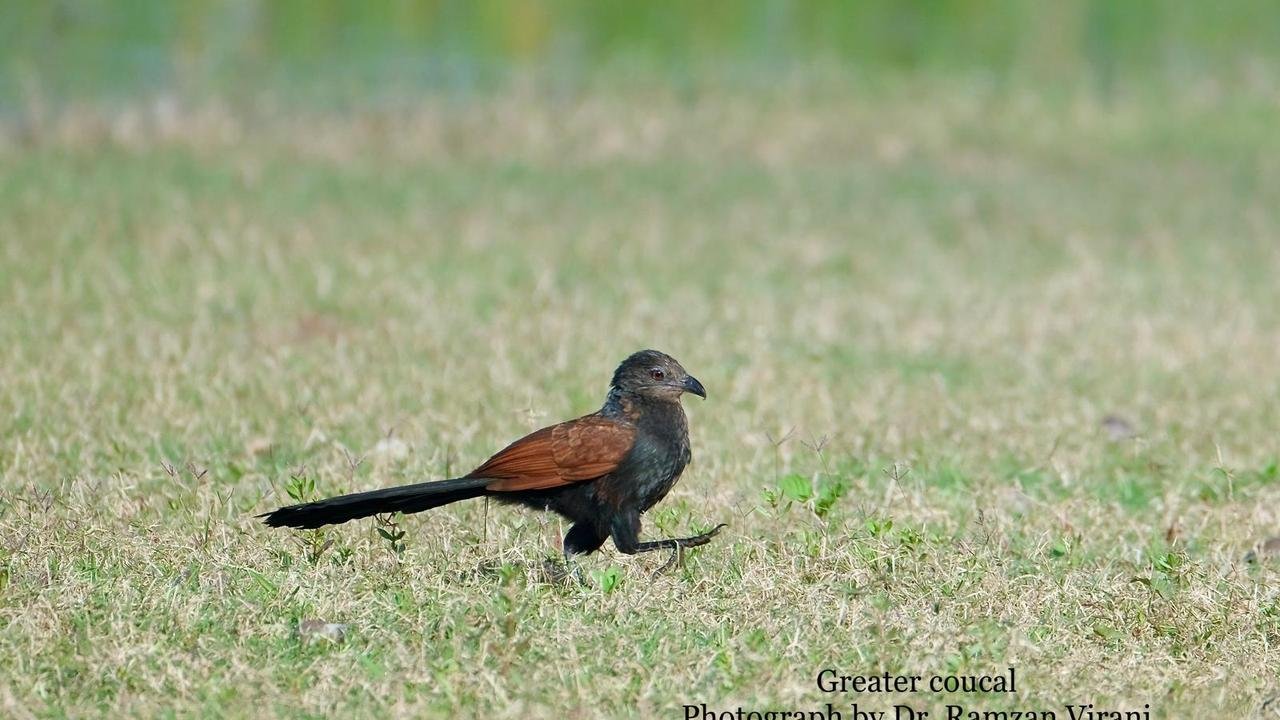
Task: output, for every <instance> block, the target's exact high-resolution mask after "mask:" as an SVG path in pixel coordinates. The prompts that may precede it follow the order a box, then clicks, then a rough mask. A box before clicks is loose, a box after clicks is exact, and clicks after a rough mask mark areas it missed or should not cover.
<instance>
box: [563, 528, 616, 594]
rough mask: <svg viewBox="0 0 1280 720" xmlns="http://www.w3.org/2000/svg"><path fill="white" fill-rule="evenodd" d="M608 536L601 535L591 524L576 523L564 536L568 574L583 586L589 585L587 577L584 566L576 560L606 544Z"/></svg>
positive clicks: (565, 564) (565, 563) (565, 561)
mask: <svg viewBox="0 0 1280 720" xmlns="http://www.w3.org/2000/svg"><path fill="white" fill-rule="evenodd" d="M607 537H608V535H605V534H601V533H600V531H599V530H597V529H596V527H595V525H593V524H591V523H589V522H581V521H579V522H576V523H574V525H573V527H571V528H569V532H568V533H566V534H565V536H564V567H565V570H566V574H571V575H573V576H574V577H575V578H577V579H578V582H579V583H580V584H582V585H586V584H587V579H586V576H584V575H583V574H582V566H581V565H579V564H578V563H577V562H576V561H575V560H574V558H575V557H576V556H579V555H589V554H591V553H593V552H595V551H596V550H599V549H600V546H601V545H603V544H604V541H605V538H607Z"/></svg>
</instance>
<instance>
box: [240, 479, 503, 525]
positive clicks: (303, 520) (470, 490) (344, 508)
mask: <svg viewBox="0 0 1280 720" xmlns="http://www.w3.org/2000/svg"><path fill="white" fill-rule="evenodd" d="M490 482H493V481H492V480H487V479H485V478H455V479H453V480H438V481H435V482H425V483H417V484H416V485H401V486H399V487H392V488H386V489H383V490H370V491H369V492H362V493H354V494H351V495H341V496H339V497H335V498H329V499H327V500H319V501H317V502H310V503H303V504H302V505H289V506H288V507H282V508H279V509H276V510H273V511H271V512H269V513H264V514H262V515H259V516H258V517H261V518H266V520H263V522H265V523H266V524H268V525H270V526H271V527H295V528H308V529H310V528H318V527H320V526H321V525H333V524H335V523H344V522H346V521H348V520H355V519H357V518H362V517H369V516H370V515H380V514H382V513H393V512H402V513H416V512H422V511H423V510H430V509H431V508H435V507H440V506H441V505H448V504H449V503H452V502H457V501H459V500H467V499H469V498H473V497H479V496H481V495H483V494H484V493H485V490H484V486H485V485H486V484H488V483H490Z"/></svg>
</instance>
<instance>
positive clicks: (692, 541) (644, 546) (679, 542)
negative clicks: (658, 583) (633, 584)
mask: <svg viewBox="0 0 1280 720" xmlns="http://www.w3.org/2000/svg"><path fill="white" fill-rule="evenodd" d="M725 527H727V524H726V523H720V524H719V525H717V526H715V527H714V528H711V529H710V530H708V531H706V532H704V533H702V534H701V535H692V536H690V537H683V538H664V539H662V540H646V541H644V542H641V541H640V537H639V536H640V515H639V514H638V513H626V514H623V515H619V516H618V517H615V518H614V520H613V544H614V545H616V546H617V548H618V551H619V552H622V553H626V554H627V555H638V554H640V553H645V552H652V551H654V550H671V551H672V554H671V559H670V560H667V562H666V563H665V564H664V565H663V566H662V568H661V570H666V569H667V568H668V567H670V566H671V564H672V563H674V562H675V561H676V558H677V557H678V556H679V554H680V553H681V552H682V551H683V550H684V549H685V548H691V547H698V546H699V545H706V544H707V543H709V542H711V538H713V537H715V536H716V535H717V534H718V533H719V532H720V531H721V530H722V529H724V528H725Z"/></svg>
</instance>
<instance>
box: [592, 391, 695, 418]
mask: <svg viewBox="0 0 1280 720" xmlns="http://www.w3.org/2000/svg"><path fill="white" fill-rule="evenodd" d="M600 414H601V415H604V416H606V417H613V418H619V419H622V420H627V421H629V422H632V423H636V424H642V423H645V422H653V421H658V422H672V421H674V422H675V423H676V424H677V425H684V424H685V416H684V407H682V406H681V405H680V400H678V399H676V400H667V399H663V398H654V397H649V396H647V395H641V394H639V393H634V392H627V391H625V390H620V389H618V388H616V387H612V388H609V394H608V395H607V396H606V397H605V400H604V407H602V408H600Z"/></svg>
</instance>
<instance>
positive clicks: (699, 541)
mask: <svg viewBox="0 0 1280 720" xmlns="http://www.w3.org/2000/svg"><path fill="white" fill-rule="evenodd" d="M727 527H729V523H720V524H719V525H717V526H715V527H713V528H711V529H710V530H708V531H706V532H704V533H702V534H701V535H694V536H693V537H687V538H675V540H674V541H673V542H674V543H675V545H674V546H673V547H672V548H671V557H669V558H667V561H666V562H664V563H662V566H661V567H659V568H658V569H657V570H655V571H654V572H653V574H654V575H655V576H656V575H661V574H663V573H665V572H667V571H668V570H670V569H671V568H672V567H681V566H683V565H684V549H685V548H692V547H699V546H701V545H706V544H707V543H709V542H711V538H713V537H715V536H716V535H718V534H719V533H720V531H721V530H723V529H725V528H727Z"/></svg>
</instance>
